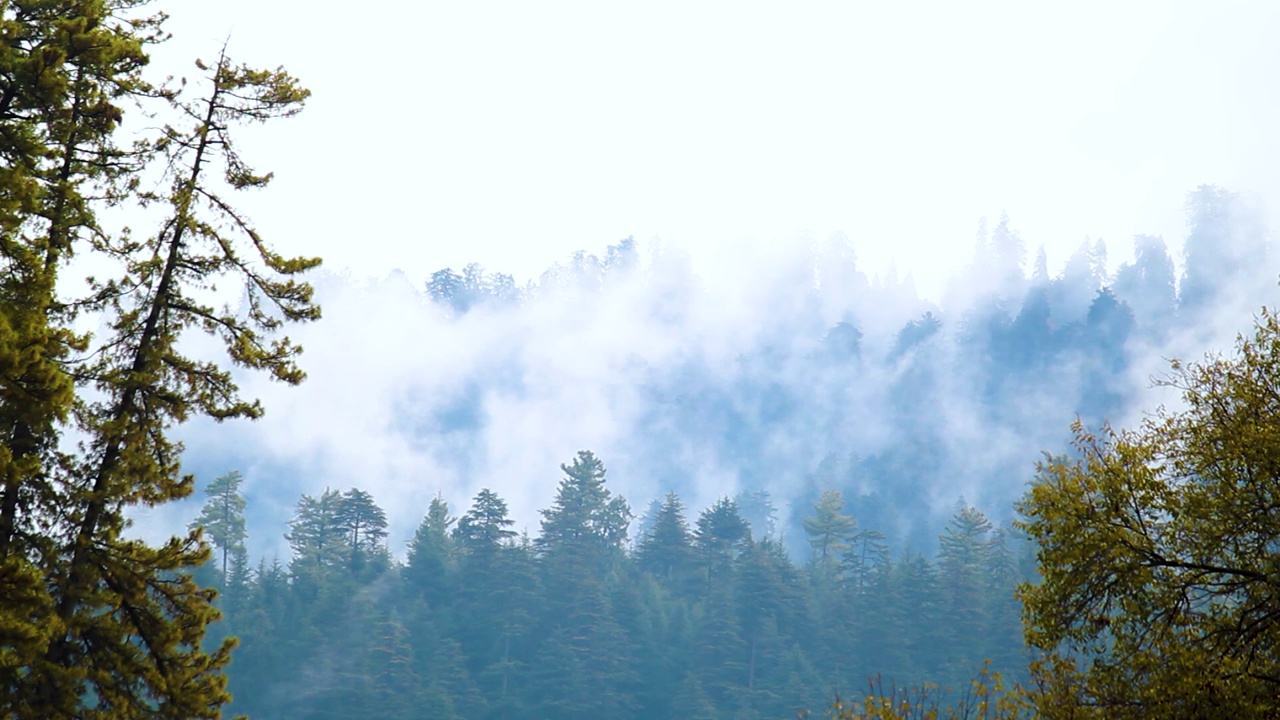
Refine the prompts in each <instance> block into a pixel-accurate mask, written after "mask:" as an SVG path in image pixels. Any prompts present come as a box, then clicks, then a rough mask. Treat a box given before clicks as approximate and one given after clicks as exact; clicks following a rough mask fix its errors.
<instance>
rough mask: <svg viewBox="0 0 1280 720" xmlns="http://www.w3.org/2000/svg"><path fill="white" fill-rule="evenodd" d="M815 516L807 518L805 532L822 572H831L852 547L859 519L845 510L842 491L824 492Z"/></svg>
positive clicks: (814, 508)
mask: <svg viewBox="0 0 1280 720" xmlns="http://www.w3.org/2000/svg"><path fill="white" fill-rule="evenodd" d="M813 510H814V515H813V517H807V518H804V520H803V523H804V531H805V533H806V534H807V535H808V536H809V545H810V546H811V547H812V548H813V553H814V555H813V559H814V563H815V564H816V565H817V567H818V568H819V571H820V572H823V573H826V574H829V573H831V572H833V571H834V570H835V568H836V567H838V564H839V559H840V556H841V555H842V554H843V553H844V552H845V551H846V550H848V549H849V542H850V540H852V539H853V537H854V535H856V534H857V531H858V522H857V521H856V520H854V519H853V518H852V517H851V516H849V515H845V514H844V513H842V512H841V510H844V498H842V497H840V491H839V490H827V491H825V492H823V493H822V497H821V498H819V500H818V504H817V505H815V506H814V507H813Z"/></svg>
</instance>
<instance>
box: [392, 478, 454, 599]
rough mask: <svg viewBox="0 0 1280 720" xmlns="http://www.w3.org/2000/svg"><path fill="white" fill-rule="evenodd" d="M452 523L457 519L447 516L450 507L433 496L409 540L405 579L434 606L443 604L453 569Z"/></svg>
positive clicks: (442, 500)
mask: <svg viewBox="0 0 1280 720" xmlns="http://www.w3.org/2000/svg"><path fill="white" fill-rule="evenodd" d="M455 522H457V518H454V517H450V516H449V504H448V503H447V502H445V501H444V499H443V498H441V497H434V498H432V499H431V505H430V506H429V507H428V508H427V514H426V516H425V517H424V518H423V519H422V523H421V524H419V525H418V530H417V531H416V532H415V533H414V535H413V539H412V540H410V541H409V556H408V564H407V565H405V568H404V575H405V580H406V581H407V582H408V584H409V586H410V587H412V588H415V589H416V590H418V591H419V592H421V593H422V595H423V597H424V598H425V599H426V600H427V602H428V603H429V604H430V605H431V606H433V607H434V606H437V605H440V604H442V603H443V602H444V600H445V597H446V593H447V591H448V589H449V586H450V583H451V575H452V573H453V571H454V570H455V560H456V558H455V557H454V541H453V538H452V537H450V536H449V530H450V528H452V527H453V524H454V523H455Z"/></svg>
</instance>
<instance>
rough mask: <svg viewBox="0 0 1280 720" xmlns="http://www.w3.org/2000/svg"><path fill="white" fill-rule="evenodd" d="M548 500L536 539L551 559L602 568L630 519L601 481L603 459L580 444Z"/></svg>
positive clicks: (615, 553)
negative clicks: (554, 496)
mask: <svg viewBox="0 0 1280 720" xmlns="http://www.w3.org/2000/svg"><path fill="white" fill-rule="evenodd" d="M560 469H561V470H563V471H564V473H565V475H566V477H565V478H564V479H563V480H561V481H560V486H559V489H558V490H557V492H556V498H555V501H554V502H553V503H552V506H551V507H550V508H548V509H546V510H543V511H542V534H541V535H539V537H538V539H537V541H536V545H537V547H538V549H539V550H540V551H541V552H542V553H543V554H544V555H546V556H547V557H548V558H550V559H551V561H552V562H563V563H566V564H567V567H573V568H579V569H581V570H582V571H583V572H592V571H594V572H597V573H598V572H603V571H604V570H605V569H607V567H608V565H609V564H610V563H611V562H612V561H614V560H616V559H619V558H620V556H621V553H622V548H623V543H624V542H626V539H627V527H628V526H629V525H630V523H631V509H630V508H629V507H628V506H627V501H626V500H624V499H623V498H621V497H613V493H612V492H610V491H609V489H608V488H607V487H605V468H604V463H603V462H601V461H600V459H599V458H597V457H596V456H595V454H594V453H592V452H591V451H589V450H583V451H581V452H579V453H578V456H577V457H576V458H574V459H573V462H572V463H571V464H568V465H561V466H560Z"/></svg>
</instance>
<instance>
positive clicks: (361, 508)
mask: <svg viewBox="0 0 1280 720" xmlns="http://www.w3.org/2000/svg"><path fill="white" fill-rule="evenodd" d="M335 519H336V520H337V521H338V524H339V525H340V526H341V527H342V529H343V531H344V532H345V533H346V541H345V544H346V546H347V552H348V553H349V557H348V562H349V564H350V567H351V570H352V571H353V572H358V571H360V570H361V569H363V568H364V566H365V564H366V563H367V562H368V561H369V560H370V559H371V558H377V559H385V558H386V557H387V549H386V546H384V545H383V541H384V540H386V538H387V514H386V513H385V512H383V510H382V508H380V507H378V504H377V503H375V502H374V501H373V496H372V495H370V494H369V493H367V492H365V491H364V490H358V489H356V488H352V489H350V490H348V491H346V492H345V493H343V494H342V498H341V499H340V500H339V501H338V505H337V509H336V512H335Z"/></svg>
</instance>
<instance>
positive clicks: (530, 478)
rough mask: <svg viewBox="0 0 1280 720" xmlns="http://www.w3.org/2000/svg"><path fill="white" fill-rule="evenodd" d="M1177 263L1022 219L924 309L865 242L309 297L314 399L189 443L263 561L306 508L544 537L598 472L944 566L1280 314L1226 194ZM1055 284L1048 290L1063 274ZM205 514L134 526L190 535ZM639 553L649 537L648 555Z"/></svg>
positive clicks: (1247, 228) (491, 275)
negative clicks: (863, 259) (355, 490)
mask: <svg viewBox="0 0 1280 720" xmlns="http://www.w3.org/2000/svg"><path fill="white" fill-rule="evenodd" d="M1186 209H1187V229H1186V235H1185V237H1183V238H1156V237H1148V236H1143V235H1137V236H1135V237H1134V238H1133V239H1132V240H1123V241H1115V240H1112V241H1109V242H1104V241H1103V240H1090V239H1088V238H1085V239H1082V242H1081V244H1080V246H1079V248H1078V249H1077V250H1076V252H1075V253H1073V254H1072V255H1071V256H1070V257H1067V258H1047V257H1046V256H1045V254H1044V251H1043V250H1042V249H1038V245H1037V243H1036V239H1035V238H1024V237H1022V236H1021V235H1020V234H1019V232H1018V230H1017V219H1016V209H1014V210H1015V214H1013V215H1009V216H1003V217H1000V218H996V219H988V220H984V221H982V222H980V223H979V224H978V229H977V233H976V238H956V239H954V240H953V242H956V243H968V244H970V245H972V246H973V247H974V254H973V262H972V263H971V264H970V265H969V266H968V267H963V268H957V269H956V272H955V275H954V277H953V278H952V280H951V282H950V283H949V284H948V286H947V289H946V290H945V292H943V293H942V294H941V297H940V298H938V299H937V300H936V301H935V300H933V299H926V298H922V297H921V296H920V294H919V293H918V292H917V290H916V288H915V287H914V286H913V283H912V279H911V274H910V268H909V267H903V268H900V269H899V270H898V271H896V272H895V271H892V270H891V271H890V272H888V273H885V274H871V275H869V274H868V273H867V272H866V271H864V270H862V269H861V268H860V267H859V265H858V262H857V252H858V247H859V245H861V244H864V243H874V242H875V239H874V238H860V237H858V236H857V235H856V234H852V235H850V236H848V237H832V238H825V239H801V240H797V241H795V242H790V243H783V242H779V243H773V244H760V243H757V244H754V245H746V246H744V247H741V248H738V249H733V250H732V251H731V252H723V253H722V254H721V255H720V256H719V257H717V258H716V260H715V262H714V263H702V264H699V265H697V266H696V267H695V265H694V263H693V262H692V261H691V260H690V259H689V257H688V256H687V255H686V254H685V253H684V252H682V251H681V249H680V248H679V247H673V246H670V245H667V244H663V243H662V242H660V241H657V240H655V241H652V242H649V243H640V242H635V241H633V240H631V239H626V240H621V241H618V242H615V243H613V244H610V245H608V246H607V247H605V248H604V249H603V250H600V249H596V250H594V251H582V252H579V253H577V254H575V255H573V256H572V257H570V258H566V259H565V260H563V261H562V262H560V263H557V264H555V265H554V266H552V267H550V268H548V269H547V270H546V272H544V273H543V274H542V275H541V276H540V277H538V278H535V279H533V280H531V281H529V282H528V283H527V284H523V285H520V284H517V283H516V282H515V281H514V280H513V278H512V277H510V276H509V275H504V274H503V273H502V268H484V267H480V266H477V265H470V266H467V267H464V268H452V269H438V268H430V269H428V268H406V269H405V270H404V271H403V272H397V273H394V274H392V275H391V276H388V277H386V278H385V279H383V280H381V281H377V282H364V281H357V280H354V279H352V278H350V277H347V276H343V275H333V274H329V275H325V274H320V275H318V276H317V278H316V285H317V295H318V298H319V301H320V303H321V304H322V306H323V307H324V312H325V318H324V321H323V322H321V323H317V324H314V325H309V326H305V327H301V328H298V329H296V330H294V331H293V332H292V333H291V335H292V336H293V337H294V338H295V339H296V340H298V341H299V342H300V343H301V344H302V345H303V347H304V348H306V355H305V359H304V365H305V367H306V369H307V371H308V373H309V380H308V382H307V383H305V384H304V385H303V386H302V387H301V388H296V389H295V388H283V387H280V386H278V385H273V384H271V383H269V382H267V381H266V380H264V379H262V378H256V377H250V376H246V377H245V379H244V384H245V388H246V391H247V392H248V393H249V394H250V395H254V396H260V397H262V398H263V400H264V402H265V404H266V406H267V407H268V408H269V412H268V413H267V415H266V417H265V418H264V419H262V420H261V421H259V422H256V423H251V424H250V423H233V424H231V425H227V426H222V427H219V428H218V431H217V432H216V433H213V432H208V431H207V427H205V426H203V425H200V424H196V425H193V426H191V427H189V428H186V429H184V430H183V431H182V433H183V438H184V441H185V442H186V445H187V454H186V464H187V467H188V468H189V469H190V470H193V471H195V472H197V473H198V475H199V476H200V477H201V478H203V479H204V480H205V481H207V479H209V478H212V477H214V476H215V475H218V474H222V473H225V472H226V471H228V470H232V469H237V470H240V471H241V472H243V473H244V475H245V478H246V482H245V486H244V491H245V493H246V495H247V496H248V498H249V507H248V517H249V547H250V549H251V553H252V555H253V556H254V558H255V559H256V558H266V559H270V558H272V557H279V558H280V559H282V560H284V559H287V557H288V553H289V551H288V548H287V546H286V545H285V543H284V539H283V531H282V529H281V528H283V527H284V526H285V523H286V522H287V521H288V518H289V517H290V516H291V514H292V512H293V509H294V506H295V504H296V502H297V499H298V496H299V495H300V494H302V493H311V494H314V493H318V492H320V491H322V490H323V489H324V488H326V487H330V488H339V489H341V488H347V487H350V486H353V485H356V486H359V487H360V488H362V489H364V490H367V491H369V492H370V493H372V495H373V496H374V497H375V498H376V499H377V500H378V502H379V503H380V504H381V505H382V506H383V507H385V508H386V509H387V511H388V514H389V520H390V535H389V546H390V548H391V550H392V552H393V553H396V554H402V553H403V548H404V547H405V546H404V543H405V542H406V541H407V540H408V539H409V537H410V536H411V534H412V532H413V529H414V528H415V527H416V526H417V524H418V522H419V521H420V520H421V518H422V515H423V513H424V512H425V509H426V507H427V504H428V503H429V501H430V500H431V498H433V497H435V496H437V495H439V496H440V497H442V498H444V499H446V500H448V501H449V502H450V503H451V506H453V507H457V508H462V507H466V505H467V503H468V502H469V500H470V498H471V497H473V496H474V495H475V493H476V492H477V491H478V490H479V489H480V488H491V489H493V490H494V491H496V492H498V493H499V494H500V495H501V496H502V497H503V498H505V499H506V500H507V502H508V504H509V505H510V507H511V512H512V515H513V517H514V518H515V519H516V521H517V527H518V528H519V529H521V530H526V531H528V532H529V533H530V534H534V533H536V530H537V526H538V516H537V514H536V512H537V510H538V509H539V508H543V507H546V505H547V504H548V503H549V501H550V499H551V497H552V495H553V493H554V491H555V487H556V482H557V480H558V478H559V473H558V471H557V467H558V465H559V463H561V462H564V461H565V460H566V459H567V458H570V457H572V456H573V455H574V453H575V452H577V451H578V450H583V449H589V450H592V451H593V452H595V453H596V454H597V455H598V456H599V457H600V458H601V459H603V460H604V462H605V463H606V465H607V466H608V468H609V478H610V486H611V487H612V488H613V489H614V491H615V492H616V493H619V494H621V495H623V496H625V497H626V498H627V499H628V500H629V501H630V503H631V505H632V506H633V508H636V509H637V513H638V514H639V511H640V510H641V509H642V508H644V507H645V506H646V505H647V504H648V503H649V502H651V501H653V500H656V499H658V498H660V497H662V496H663V495H664V494H665V493H667V492H669V491H674V492H678V493H679V494H680V496H681V497H682V498H683V499H684V501H685V503H686V504H687V505H688V506H689V507H690V508H693V509H701V508H705V507H707V506H709V505H710V504H712V503H713V502H714V501H715V500H717V499H719V498H720V497H724V496H732V495H735V494H737V493H740V492H748V491H757V490H767V491H768V492H769V493H771V495H772V497H773V498H774V502H775V504H776V505H777V508H778V512H779V515H780V517H779V519H778V526H777V532H778V534H780V535H781V536H782V538H783V539H784V541H785V543H786V545H787V547H788V548H789V549H791V550H792V551H793V553H796V554H797V555H798V557H799V558H800V559H803V553H802V552H801V551H802V549H804V550H807V548H804V547H803V546H804V542H803V535H802V533H801V531H800V529H799V523H798V518H799V517H800V516H801V515H804V514H806V513H807V512H809V510H810V509H811V508H812V506H813V503H814V502H815V501H816V500H817V497H818V495H819V493H820V491H821V490H822V489H826V488H835V489H839V490H841V491H842V492H843V493H844V495H845V497H846V498H847V499H848V501H849V503H850V511H851V512H852V514H853V515H854V516H855V517H856V518H857V519H858V520H859V522H860V523H862V524H863V525H865V526H867V527H871V528H874V529H877V530H880V531H882V532H884V533H886V535H887V536H888V537H890V538H893V539H895V541H899V542H901V543H904V544H903V547H908V548H913V549H917V550H920V551H923V552H928V549H929V548H930V547H932V546H933V544H934V542H935V540H936V537H937V535H938V533H939V531H940V529H941V527H942V524H943V523H944V522H945V521H946V518H947V517H948V515H949V514H950V512H951V511H952V510H953V509H954V507H955V506H956V504H957V502H958V501H959V500H960V499H962V498H963V499H964V500H965V501H966V502H968V503H971V504H974V505H976V506H977V507H980V508H981V509H982V510H983V511H984V512H987V513H988V514H989V515H991V516H992V517H993V518H994V519H997V520H1005V519H1008V518H1009V516H1010V515H1011V509H1012V503H1013V501H1014V500H1015V499H1017V498H1018V497H1019V496H1020V495H1021V493H1022V492H1024V490H1025V488H1026V483H1027V481H1028V479H1029V478H1030V477H1031V475H1032V472H1033V470H1034V464H1035V463H1036V462H1037V460H1039V459H1040V458H1041V453H1042V452H1045V451H1047V452H1053V453H1057V452H1062V451H1065V450H1066V441H1067V439H1068V438H1069V425H1070V423H1071V422H1072V420H1073V419H1074V418H1075V417H1076V416H1077V415H1078V416H1080V417H1081V418H1082V419H1083V420H1084V421H1085V422H1086V423H1087V424H1088V425H1090V426H1097V425H1098V424H1099V423H1101V422H1102V421H1104V420H1111V421H1113V422H1115V423H1116V424H1117V425H1119V426H1129V425H1132V423H1133V421H1134V420H1136V419H1138V418H1139V417H1140V413H1141V411H1142V409H1143V408H1151V407H1154V406H1155V405H1156V404H1158V403H1159V402H1161V401H1164V400H1166V399H1168V398H1167V397H1165V396H1164V395H1162V394H1161V392H1160V391H1159V390H1156V389H1153V388H1151V380H1152V378H1153V377H1154V376H1157V375H1159V374H1160V373H1162V372H1163V371H1164V370H1166V369H1167V359H1169V358H1196V357H1199V356H1201V354H1203V353H1204V352H1205V351H1207V350H1211V349H1217V348H1223V347H1226V346H1227V345H1229V344H1230V341H1231V339H1232V338H1233V337H1234V335H1235V334H1236V333H1237V332H1239V331H1241V330H1243V329H1246V328H1247V327H1248V326H1249V323H1250V322H1251V319H1252V318H1253V316H1254V313H1256V311H1257V308H1258V307H1259V306H1260V305H1261V304H1263V303H1269V302H1271V301H1272V300H1273V299H1274V297H1275V296H1276V277H1275V273H1274V272H1272V270H1271V266H1272V265H1273V263H1270V262H1268V260H1269V259H1271V258H1274V251H1273V250H1272V249H1271V243H1270V235H1269V231H1268V230H1267V228H1266V227H1265V226H1264V224H1263V222H1262V220H1261V219H1260V218H1261V213H1260V212H1259V211H1258V209H1257V208H1254V207H1251V206H1250V205H1249V204H1247V203H1245V202H1243V201H1242V200H1241V199H1240V198H1238V197H1236V196H1235V195H1233V194H1232V193H1230V192H1229V191H1227V190H1225V189H1222V188H1217V187H1201V188H1199V189H1196V190H1194V191H1192V192H1190V193H1189V194H1188V196H1187V200H1186ZM1050 268H1053V270H1050ZM199 502H200V501H199V497H198V494H197V497H195V498H193V499H190V500H188V501H186V502H184V503H181V504H177V505H174V506H170V507H166V508H164V509H163V511H156V512H155V513H154V514H152V515H145V514H144V515H143V516H141V517H140V523H141V527H142V531H143V532H148V531H149V529H151V528H156V529H157V532H159V533H165V532H168V531H170V530H171V528H172V527H174V526H177V525H178V524H179V523H182V524H185V522H186V521H187V520H189V519H190V518H191V517H193V516H194V514H195V512H196V510H197V509H198V507H199ZM632 537H633V539H634V538H635V537H636V534H635V533H634V532H633V533H632Z"/></svg>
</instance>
